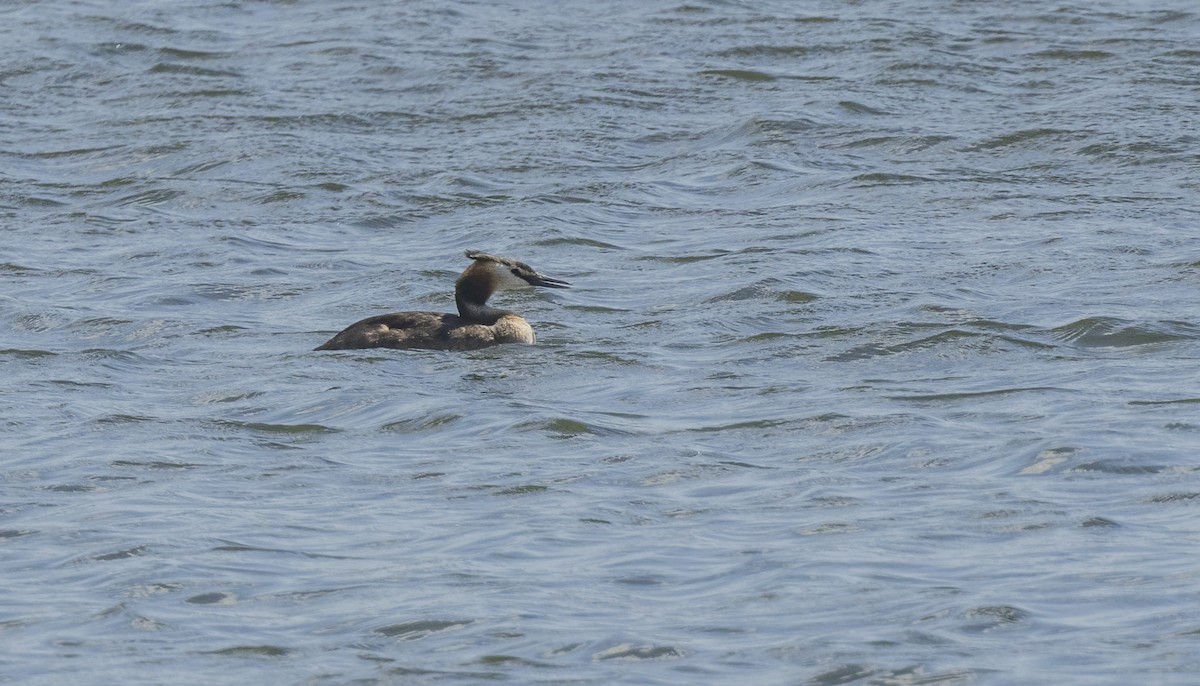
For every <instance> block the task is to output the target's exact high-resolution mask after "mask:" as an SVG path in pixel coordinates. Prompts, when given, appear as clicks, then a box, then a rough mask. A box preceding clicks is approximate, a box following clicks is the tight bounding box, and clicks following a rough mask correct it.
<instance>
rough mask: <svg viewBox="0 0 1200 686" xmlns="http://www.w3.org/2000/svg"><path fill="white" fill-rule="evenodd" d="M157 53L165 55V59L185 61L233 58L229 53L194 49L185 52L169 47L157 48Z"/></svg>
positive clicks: (184, 50) (181, 49)
mask: <svg viewBox="0 0 1200 686" xmlns="http://www.w3.org/2000/svg"><path fill="white" fill-rule="evenodd" d="M158 52H159V54H162V55H166V56H167V57H173V58H177V59H186V60H216V59H226V58H230V57H233V56H234V54H233V53H229V52H214V51H211V50H195V49H191V50H186V49H183V48H172V47H170V46H164V47H161V48H158Z"/></svg>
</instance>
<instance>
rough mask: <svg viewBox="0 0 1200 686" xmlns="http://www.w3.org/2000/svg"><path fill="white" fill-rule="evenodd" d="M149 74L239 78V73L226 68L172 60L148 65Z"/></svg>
mask: <svg viewBox="0 0 1200 686" xmlns="http://www.w3.org/2000/svg"><path fill="white" fill-rule="evenodd" d="M150 73H151V74H185V75H188V76H209V77H219V78H224V77H233V78H241V76H242V75H241V74H240V73H238V72H236V71H231V70H228V69H210V68H206V67H197V66H195V65H192V64H177V63H174V62H159V63H158V64H156V65H154V66H153V67H150Z"/></svg>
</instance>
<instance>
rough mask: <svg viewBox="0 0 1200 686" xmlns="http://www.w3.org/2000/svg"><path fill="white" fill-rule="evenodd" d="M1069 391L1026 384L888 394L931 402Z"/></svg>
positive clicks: (951, 401) (952, 401) (909, 399)
mask: <svg viewBox="0 0 1200 686" xmlns="http://www.w3.org/2000/svg"><path fill="white" fill-rule="evenodd" d="M1063 392H1069V391H1068V389H1064V388H1056V387H1054V386H1028V387H1017V388H996V389H991V390H986V391H963V392H957V393H930V394H927V395H894V396H889V398H891V399H892V400H908V401H916V402H932V403H945V402H950V403H957V402H962V401H965V400H975V399H980V398H992V397H1000V396H1007V395H1013V394H1017V393H1021V394H1024V393H1063Z"/></svg>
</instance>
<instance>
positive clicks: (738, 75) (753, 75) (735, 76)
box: [700, 69, 778, 83]
mask: <svg viewBox="0 0 1200 686" xmlns="http://www.w3.org/2000/svg"><path fill="white" fill-rule="evenodd" d="M700 73H701V74H702V75H704V76H717V77H721V78H725V79H731V80H734V81H746V82H749V83H765V82H771V81H775V80H777V79H778V77H776V76H773V75H771V74H768V73H766V72H763V71H755V70H753V69H705V70H704V71H702V72H700Z"/></svg>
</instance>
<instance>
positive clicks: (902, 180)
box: [849, 172, 936, 187]
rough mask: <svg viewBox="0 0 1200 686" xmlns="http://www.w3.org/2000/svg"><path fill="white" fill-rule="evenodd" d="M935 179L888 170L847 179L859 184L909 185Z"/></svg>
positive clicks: (867, 185) (868, 185)
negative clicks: (889, 171)
mask: <svg viewBox="0 0 1200 686" xmlns="http://www.w3.org/2000/svg"><path fill="white" fill-rule="evenodd" d="M932 181H936V179H934V178H931V177H927V176H917V175H915V174H894V173H888V172H870V173H867V174H858V175H855V176H853V177H851V178H850V179H849V182H850V183H853V184H857V185H859V186H866V187H871V186H895V185H909V184H916V183H929V182H932Z"/></svg>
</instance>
